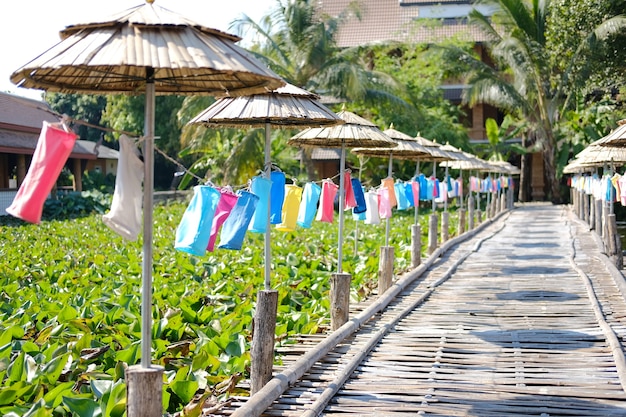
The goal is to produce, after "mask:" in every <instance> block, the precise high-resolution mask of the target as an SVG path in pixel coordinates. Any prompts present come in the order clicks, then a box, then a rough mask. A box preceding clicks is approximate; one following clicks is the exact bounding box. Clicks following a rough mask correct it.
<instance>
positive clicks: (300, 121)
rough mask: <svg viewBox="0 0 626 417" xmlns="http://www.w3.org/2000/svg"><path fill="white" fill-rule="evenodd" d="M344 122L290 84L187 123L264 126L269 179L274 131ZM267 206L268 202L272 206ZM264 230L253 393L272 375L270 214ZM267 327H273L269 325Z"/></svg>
mask: <svg viewBox="0 0 626 417" xmlns="http://www.w3.org/2000/svg"><path fill="white" fill-rule="evenodd" d="M341 123H344V121H343V120H342V119H341V118H340V117H339V116H337V115H336V114H335V113H333V112H332V111H330V110H329V109H328V108H326V106H324V105H323V104H321V103H320V102H319V96H318V95H317V94H314V93H311V92H309V91H306V90H303V89H301V88H298V87H296V86H294V85H291V84H287V85H285V86H284V87H280V88H278V89H276V90H273V91H268V92H265V93H259V94H254V95H250V96H240V97H223V98H220V99H219V100H217V101H216V102H215V103H213V104H212V105H211V106H209V107H207V108H206V109H205V110H204V111H202V112H201V113H200V114H198V115H197V116H196V117H194V118H193V119H192V120H191V121H189V123H188V124H189V125H194V124H200V125H203V126H206V127H215V128H217V127H233V128H265V177H266V178H267V179H268V180H269V179H270V173H271V158H270V150H271V127H278V128H285V129H294V128H301V127H311V126H328V125H336V124H341ZM268 207H269V204H268ZM267 217H268V218H267V223H268V226H267V228H266V230H265V243H264V252H265V260H264V263H265V268H264V271H265V291H260V292H259V294H258V296H257V310H256V318H255V329H254V332H253V337H254V339H255V340H254V341H253V344H252V345H253V349H252V352H251V356H252V358H251V359H252V371H251V394H254V393H255V392H257V391H258V390H259V389H260V388H261V387H262V386H263V385H265V384H266V383H267V381H269V379H270V378H271V374H272V364H273V354H274V351H273V346H274V332H275V324H276V301H277V300H278V293H277V292H276V291H271V284H270V274H271V234H270V232H271V230H270V227H269V223H270V221H269V217H270V210H268V212H267ZM265 323H269V324H270V325H269V326H268V325H267V324H265Z"/></svg>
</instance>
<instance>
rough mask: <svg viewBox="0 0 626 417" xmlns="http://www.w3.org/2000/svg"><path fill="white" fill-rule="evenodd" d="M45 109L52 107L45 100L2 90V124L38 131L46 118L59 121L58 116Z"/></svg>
mask: <svg viewBox="0 0 626 417" xmlns="http://www.w3.org/2000/svg"><path fill="white" fill-rule="evenodd" d="M45 109H50V107H49V106H48V104H47V103H46V102H44V101H39V100H33V99H30V98H26V97H20V96H17V95H14V94H9V93H3V92H0V124H3V125H13V126H15V127H19V128H22V129H23V128H32V129H37V131H38V130H39V129H41V124H42V122H43V121H44V120H45V121H48V122H58V121H59V119H58V118H57V117H56V116H54V115H53V114H51V113H49V112H47V111H46V110H45ZM32 129H28V130H32Z"/></svg>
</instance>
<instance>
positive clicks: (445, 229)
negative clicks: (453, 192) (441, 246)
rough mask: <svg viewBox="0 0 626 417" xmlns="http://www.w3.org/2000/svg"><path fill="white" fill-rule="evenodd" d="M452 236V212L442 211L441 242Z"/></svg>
mask: <svg viewBox="0 0 626 417" xmlns="http://www.w3.org/2000/svg"><path fill="white" fill-rule="evenodd" d="M449 238H450V213H449V212H447V211H444V212H443V213H441V243H444V242H447V241H448V239H449Z"/></svg>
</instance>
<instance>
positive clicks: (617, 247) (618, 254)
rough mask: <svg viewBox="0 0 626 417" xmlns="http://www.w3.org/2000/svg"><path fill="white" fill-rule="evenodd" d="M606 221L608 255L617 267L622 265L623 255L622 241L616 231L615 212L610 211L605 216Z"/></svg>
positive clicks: (620, 267) (619, 267)
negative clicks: (606, 216)
mask: <svg viewBox="0 0 626 417" xmlns="http://www.w3.org/2000/svg"><path fill="white" fill-rule="evenodd" d="M607 223H608V249H609V250H608V255H609V258H610V259H611V261H612V262H613V264H614V265H615V267H616V268H617V269H620V270H621V269H622V268H623V266H624V257H623V255H622V243H621V240H620V237H619V233H618V232H617V221H616V219H615V214H614V213H611V214H609V215H608V218H607Z"/></svg>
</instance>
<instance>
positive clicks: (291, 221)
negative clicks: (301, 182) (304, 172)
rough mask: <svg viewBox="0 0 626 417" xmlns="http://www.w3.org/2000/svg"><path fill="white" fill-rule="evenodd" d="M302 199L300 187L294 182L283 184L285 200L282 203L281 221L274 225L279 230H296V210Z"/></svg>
mask: <svg viewBox="0 0 626 417" xmlns="http://www.w3.org/2000/svg"><path fill="white" fill-rule="evenodd" d="M301 200H302V187H298V186H297V185H295V184H287V185H285V201H284V203H283V213H282V219H283V220H282V222H281V223H280V224H279V225H277V226H276V230H280V231H281V232H293V231H294V230H296V224H297V220H298V210H299V208H300V201H301Z"/></svg>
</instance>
